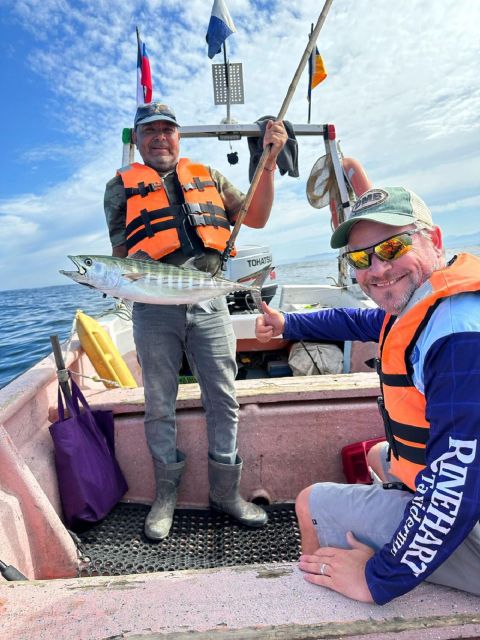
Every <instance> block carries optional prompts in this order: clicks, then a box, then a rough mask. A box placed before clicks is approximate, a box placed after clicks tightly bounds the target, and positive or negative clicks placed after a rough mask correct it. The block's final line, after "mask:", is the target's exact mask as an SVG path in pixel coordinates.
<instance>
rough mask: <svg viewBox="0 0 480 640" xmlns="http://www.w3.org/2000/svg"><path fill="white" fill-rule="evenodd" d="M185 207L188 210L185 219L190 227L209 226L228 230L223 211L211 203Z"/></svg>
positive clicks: (228, 226) (228, 224) (228, 225)
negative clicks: (186, 218)
mask: <svg viewBox="0 0 480 640" xmlns="http://www.w3.org/2000/svg"><path fill="white" fill-rule="evenodd" d="M185 207H186V208H187V209H188V213H187V217H188V221H189V222H190V224H191V225H192V227H205V226H207V225H209V226H213V227H215V228H216V229H218V227H222V228H224V229H230V223H229V222H228V220H227V218H226V216H225V211H224V210H223V209H221V208H220V207H217V206H216V205H214V204H212V203H211V202H206V203H202V204H186V205H185Z"/></svg>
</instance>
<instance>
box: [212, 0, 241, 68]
mask: <svg viewBox="0 0 480 640" xmlns="http://www.w3.org/2000/svg"><path fill="white" fill-rule="evenodd" d="M235 31H236V29H235V25H234V24H233V20H232V18H231V17H230V14H229V13H228V9H227V7H226V5H225V2H224V1H223V0H214V1H213V7H212V15H211V16H210V22H209V23H208V29H207V36H206V38H207V44H208V57H209V58H213V56H216V55H217V53H220V51H221V49H222V44H223V43H224V42H225V40H226V39H227V38H228V36H230V35H232V33H234V32H235Z"/></svg>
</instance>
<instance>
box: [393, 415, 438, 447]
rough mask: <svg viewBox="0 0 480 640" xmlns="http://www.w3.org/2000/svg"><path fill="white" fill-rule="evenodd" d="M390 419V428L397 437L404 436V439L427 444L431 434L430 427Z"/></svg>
mask: <svg viewBox="0 0 480 640" xmlns="http://www.w3.org/2000/svg"><path fill="white" fill-rule="evenodd" d="M389 420H390V428H391V430H392V433H393V435H394V436H395V437H396V438H402V440H408V441H409V442H416V443H418V444H426V443H427V440H428V435H429V431H430V430H429V429H424V428H423V427H415V426H413V425H411V424H404V423H403V422H397V421H396V420H392V418H390V417H389Z"/></svg>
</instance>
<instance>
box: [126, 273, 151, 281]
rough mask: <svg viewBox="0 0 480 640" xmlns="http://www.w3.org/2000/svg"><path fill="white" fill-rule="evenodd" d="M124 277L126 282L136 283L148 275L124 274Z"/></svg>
mask: <svg viewBox="0 0 480 640" xmlns="http://www.w3.org/2000/svg"><path fill="white" fill-rule="evenodd" d="M122 276H123V277H124V278H125V280H131V281H132V282H136V281H137V280H142V279H143V278H146V277H147V274H146V273H122Z"/></svg>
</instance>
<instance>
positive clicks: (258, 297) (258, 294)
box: [250, 287, 263, 313]
mask: <svg viewBox="0 0 480 640" xmlns="http://www.w3.org/2000/svg"><path fill="white" fill-rule="evenodd" d="M250 293H251V294H252V298H253V302H254V304H255V306H256V307H257V311H258V312H259V313H263V307H262V290H261V288H260V287H259V288H258V289H252V290H251V292H250Z"/></svg>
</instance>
